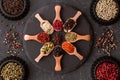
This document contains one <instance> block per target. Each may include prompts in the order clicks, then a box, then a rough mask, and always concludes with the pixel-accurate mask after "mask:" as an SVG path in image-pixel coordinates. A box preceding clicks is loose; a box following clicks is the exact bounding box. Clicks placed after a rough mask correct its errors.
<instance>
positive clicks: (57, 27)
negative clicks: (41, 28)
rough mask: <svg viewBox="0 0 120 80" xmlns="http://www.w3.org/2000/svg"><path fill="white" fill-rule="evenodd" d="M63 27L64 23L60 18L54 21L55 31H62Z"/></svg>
mask: <svg viewBox="0 0 120 80" xmlns="http://www.w3.org/2000/svg"><path fill="white" fill-rule="evenodd" d="M62 27H63V23H62V21H60V20H55V22H54V23H53V28H54V30H55V31H61V30H62Z"/></svg>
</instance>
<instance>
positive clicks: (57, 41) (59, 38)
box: [53, 33, 62, 45]
mask: <svg viewBox="0 0 120 80" xmlns="http://www.w3.org/2000/svg"><path fill="white" fill-rule="evenodd" d="M53 42H54V44H57V45H60V44H61V42H62V36H61V35H60V34H59V33H56V34H55V35H54V37H53Z"/></svg>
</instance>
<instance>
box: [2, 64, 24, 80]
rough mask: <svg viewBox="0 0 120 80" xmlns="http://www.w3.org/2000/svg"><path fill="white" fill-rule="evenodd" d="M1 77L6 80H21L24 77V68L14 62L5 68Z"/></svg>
mask: <svg viewBox="0 0 120 80" xmlns="http://www.w3.org/2000/svg"><path fill="white" fill-rule="evenodd" d="M0 76H1V77H2V78H3V79H4V80H21V78H22V76H23V69H22V66H21V65H19V64H17V63H14V62H9V63H7V64H6V65H5V66H3V68H2V70H1V72H0Z"/></svg>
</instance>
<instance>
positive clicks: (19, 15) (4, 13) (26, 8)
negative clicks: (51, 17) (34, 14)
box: [0, 0, 30, 20]
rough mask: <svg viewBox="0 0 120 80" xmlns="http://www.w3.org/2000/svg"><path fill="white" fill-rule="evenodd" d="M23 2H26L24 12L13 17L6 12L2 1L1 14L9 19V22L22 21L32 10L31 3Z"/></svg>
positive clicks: (0, 1) (25, 0)
mask: <svg viewBox="0 0 120 80" xmlns="http://www.w3.org/2000/svg"><path fill="white" fill-rule="evenodd" d="M23 2H24V8H23V9H22V11H21V12H20V13H19V14H16V15H11V14H9V13H7V12H6V11H5V10H4V7H3V0H0V12H1V14H2V15H3V16H4V17H5V18H7V19H9V20H20V19H22V18H24V17H25V16H26V15H27V13H28V11H29V9H30V1H29V0H23Z"/></svg>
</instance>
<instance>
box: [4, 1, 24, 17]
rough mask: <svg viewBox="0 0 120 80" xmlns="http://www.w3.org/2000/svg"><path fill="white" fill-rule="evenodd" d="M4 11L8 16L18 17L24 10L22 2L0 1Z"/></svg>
mask: <svg viewBox="0 0 120 80" xmlns="http://www.w3.org/2000/svg"><path fill="white" fill-rule="evenodd" d="M2 3H3V4H2V6H3V9H4V11H5V12H6V13H7V14H10V15H14V16H15V15H19V14H21V13H22V12H23V10H24V7H25V6H24V0H2Z"/></svg>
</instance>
